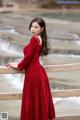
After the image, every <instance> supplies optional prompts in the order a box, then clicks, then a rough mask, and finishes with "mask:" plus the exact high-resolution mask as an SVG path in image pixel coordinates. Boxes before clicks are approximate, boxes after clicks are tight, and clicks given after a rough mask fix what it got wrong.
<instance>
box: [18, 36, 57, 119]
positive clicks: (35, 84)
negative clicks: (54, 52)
mask: <svg viewBox="0 0 80 120" xmlns="http://www.w3.org/2000/svg"><path fill="white" fill-rule="evenodd" d="M40 50H41V46H40V45H39V42H38V38H36V37H35V36H33V37H32V38H31V40H30V42H29V44H28V45H26V46H25V47H24V49H23V52H24V58H23V59H22V60H21V61H20V62H19V64H18V69H19V70H20V71H21V70H23V69H25V80H24V87H23V94H22V107H21V117H20V120H54V118H55V110H54V105H53V101H52V96H51V92H50V87H49V81H48V77H47V74H46V72H45V70H44V68H43V67H42V65H41V64H40V62H39V56H40Z"/></svg>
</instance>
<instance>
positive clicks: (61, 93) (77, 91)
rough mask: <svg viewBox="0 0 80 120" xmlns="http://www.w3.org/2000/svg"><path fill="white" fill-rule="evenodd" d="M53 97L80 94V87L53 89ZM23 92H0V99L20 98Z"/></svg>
mask: <svg viewBox="0 0 80 120" xmlns="http://www.w3.org/2000/svg"><path fill="white" fill-rule="evenodd" d="M51 93H52V96H53V97H71V96H80V89H72V90H70V89H69V90H53V91H51ZM20 99H21V93H0V100H20Z"/></svg>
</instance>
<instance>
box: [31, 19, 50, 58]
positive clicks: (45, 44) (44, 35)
mask: <svg viewBox="0 0 80 120" xmlns="http://www.w3.org/2000/svg"><path fill="white" fill-rule="evenodd" d="M33 22H37V23H38V24H39V25H40V27H41V28H43V31H42V32H41V33H40V36H41V39H42V49H41V53H40V55H41V56H43V55H47V54H48V53H49V47H48V44H49V43H48V41H47V33H46V24H45V22H44V20H43V19H42V18H40V17H36V18H33V19H32V21H31V23H30V25H29V30H30V29H31V26H32V23H33Z"/></svg>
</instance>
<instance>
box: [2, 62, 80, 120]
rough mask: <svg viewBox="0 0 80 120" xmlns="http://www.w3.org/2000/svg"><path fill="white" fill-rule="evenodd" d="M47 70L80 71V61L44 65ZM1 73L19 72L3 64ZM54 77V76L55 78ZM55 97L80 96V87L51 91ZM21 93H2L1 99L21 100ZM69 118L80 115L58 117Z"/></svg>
mask: <svg viewBox="0 0 80 120" xmlns="http://www.w3.org/2000/svg"><path fill="white" fill-rule="evenodd" d="M44 68H45V69H46V71H47V72H62V71H80V63H72V64H61V65H44ZM0 74H19V72H18V70H16V69H13V68H11V67H6V66H2V67H0ZM53 79H54V78H53ZM51 92H52V96H53V97H70V96H80V89H68V90H54V91H51ZM20 99H21V93H12V92H11V93H0V100H20ZM64 118H65V119H66V120H67V119H68V118H69V119H70V118H71V120H72V118H75V119H76V118H77V120H79V118H80V116H79V115H74V116H73V115H71V116H70V115H69V116H64V115H63V116H57V119H59V120H64Z"/></svg>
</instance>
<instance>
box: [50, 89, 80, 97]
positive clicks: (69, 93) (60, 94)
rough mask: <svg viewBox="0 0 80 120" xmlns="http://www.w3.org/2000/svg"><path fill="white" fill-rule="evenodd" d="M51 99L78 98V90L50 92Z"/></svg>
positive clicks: (79, 93) (79, 90) (79, 92)
mask: <svg viewBox="0 0 80 120" xmlns="http://www.w3.org/2000/svg"><path fill="white" fill-rule="evenodd" d="M51 92H52V96H53V97H71V96H80V89H68V90H52V91H51Z"/></svg>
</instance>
